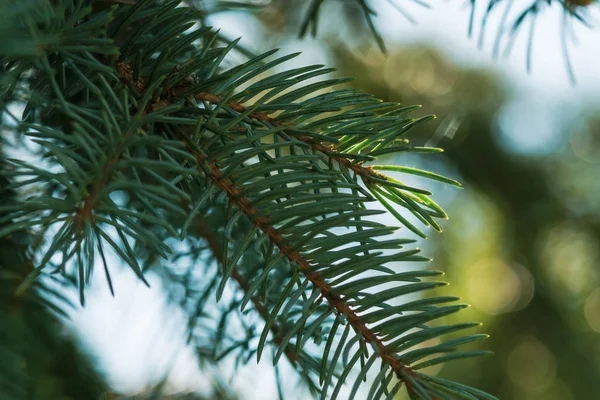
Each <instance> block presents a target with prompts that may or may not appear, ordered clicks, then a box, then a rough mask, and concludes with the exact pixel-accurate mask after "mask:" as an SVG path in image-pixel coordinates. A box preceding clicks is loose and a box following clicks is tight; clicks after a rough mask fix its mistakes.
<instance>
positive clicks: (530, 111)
mask: <svg viewBox="0 0 600 400" xmlns="http://www.w3.org/2000/svg"><path fill="white" fill-rule="evenodd" d="M262 3H268V2H262ZM306 3H307V2H303V1H287V0H273V1H271V2H270V3H269V4H267V5H266V6H265V8H264V9H262V11H260V12H257V13H255V14H249V13H246V12H239V13H227V14H224V15H217V16H215V17H214V18H213V19H212V20H211V21H209V22H211V23H213V24H214V25H215V26H217V27H222V28H223V33H224V34H225V35H228V36H229V37H231V38H233V37H236V36H237V35H243V36H244V39H243V41H242V42H241V43H242V44H244V45H245V46H246V47H248V48H249V49H250V50H253V51H257V52H258V51H263V50H267V49H269V48H273V47H282V48H283V49H284V50H283V51H285V52H292V51H303V52H304V54H303V56H301V57H300V59H299V61H295V62H298V63H300V64H306V63H321V62H322V63H326V64H328V65H330V66H334V67H336V68H337V69H338V71H337V72H335V73H334V74H333V75H334V76H350V77H355V78H356V80H355V81H354V82H353V83H352V84H351V85H352V86H354V87H358V88H361V89H363V90H365V91H367V92H370V93H373V94H374V95H376V96H378V97H380V98H381V99H384V100H386V101H397V102H401V103H404V104H407V105H410V104H421V105H422V106H423V107H422V109H421V110H420V111H418V112H417V113H418V114H419V115H426V114H430V113H434V114H436V115H437V119H436V120H435V121H432V122H428V123H427V124H425V125H421V126H420V127H419V128H418V129H417V130H415V131H414V132H413V133H412V136H411V137H410V138H411V142H413V143H415V144H427V145H432V146H437V147H442V148H444V149H445V152H444V153H443V154H442V155H435V156H425V157H417V156H410V157H396V158H394V159H388V160H385V161H387V162H389V163H394V162H397V163H402V164H405V165H409V166H416V167H422V168H426V169H430V170H433V171H434V172H437V173H441V174H444V175H447V176H450V177H452V178H454V179H458V180H459V181H461V182H462V183H463V185H464V187H465V188H464V189H463V190H456V189H453V188H446V187H444V185H435V184H432V185H431V187H430V188H431V189H432V190H433V191H434V199H436V201H438V203H439V204H440V205H442V206H443V207H444V208H445V209H446V210H447V212H448V214H449V215H450V220H449V221H447V222H446V223H445V225H444V226H443V228H444V233H442V234H437V233H435V232H429V233H428V234H429V240H428V241H427V242H425V243H422V244H421V246H422V247H423V248H424V252H425V254H427V255H429V256H433V258H434V261H433V267H434V268H435V269H443V270H444V271H446V280H447V281H449V282H451V285H450V287H449V288H447V289H444V293H445V294H452V295H459V296H461V297H462V298H463V300H464V301H465V302H466V303H468V304H471V305H472V307H471V308H469V309H468V310H466V311H465V312H461V313H459V314H458V315H456V316H455V317H453V318H454V319H455V321H456V322H457V321H467V320H469V321H470V320H479V321H482V322H483V323H484V328H483V331H485V332H486V333H489V334H491V338H490V339H489V340H487V341H484V342H482V343H481V344H480V347H482V348H485V349H491V350H493V351H495V353H496V355H495V356H492V357H488V358H484V359H473V360H468V361H461V362H453V363H451V364H448V365H445V366H444V367H443V369H441V370H439V371H430V372H437V373H438V374H440V376H443V377H447V378H450V379H456V380H459V381H461V382H463V383H466V384H469V385H472V386H475V387H477V388H480V389H482V390H485V391H488V392H489V393H492V394H494V395H496V396H497V397H499V398H500V399H504V400H534V399H535V400H542V399H543V400H579V399H594V398H600V340H599V338H600V247H599V246H600V206H599V204H598V203H599V202H600V101H598V99H599V97H598V96H597V95H596V94H595V92H594V88H597V87H598V85H597V83H598V82H600V78H596V79H595V80H594V75H595V74H590V73H587V72H585V71H584V73H583V75H584V76H583V78H584V79H582V80H581V81H580V82H579V83H578V86H576V87H574V88H572V87H570V86H569V83H568V78H567V76H566V74H565V73H564V70H563V67H562V65H558V66H557V65H556V63H557V60H558V62H559V63H560V62H562V61H561V57H562V55H561V53H560V52H561V50H560V45H559V43H558V41H557V40H555V41H554V42H551V41H550V40H548V41H546V38H545V37H544V36H543V34H541V36H542V42H541V43H540V44H539V46H540V47H542V48H543V49H544V51H546V53H543V52H542V53H540V52H537V53H536V51H535V47H534V53H533V63H534V66H535V65H536V64H537V65H538V66H539V67H538V68H537V72H536V68H534V69H533V73H532V76H529V77H527V76H525V74H524V69H525V65H524V62H523V60H524V58H523V57H522V56H515V59H516V61H515V59H513V61H512V62H505V61H492V60H491V55H490V54H489V52H485V51H483V52H479V53H477V51H476V50H475V48H476V47H477V43H476V42H477V41H476V40H473V39H471V40H470V39H469V38H468V36H467V33H466V32H467V24H468V15H467V14H468V12H467V11H466V10H460V5H459V4H458V3H460V2H456V1H455V2H450V3H453V4H451V5H449V4H448V2H445V4H443V5H442V4H440V5H439V7H440V8H442V9H445V10H451V13H449V14H448V16H447V21H446V22H445V23H446V24H447V25H443V24H442V25H439V26H431V21H443V15H442V17H440V15H441V14H443V13H444V11H441V12H440V11H439V10H438V11H437V14H435V15H437V16H438V18H441V19H438V20H435V19H431V18H430V17H428V16H427V15H426V13H430V12H434V11H431V10H422V9H420V8H418V7H414V6H410V7H407V8H409V9H410V11H411V12H412V13H413V16H414V18H415V19H416V20H417V21H420V23H419V25H417V26H412V25H411V24H410V23H409V21H408V20H407V19H406V18H405V17H403V16H402V14H401V13H400V12H398V11H397V10H396V11H393V10H391V9H389V7H388V11H390V14H388V15H385V16H384V18H383V21H379V22H380V23H381V24H384V25H385V24H389V23H390V21H395V22H392V23H396V24H398V26H401V28H400V31H399V32H400V33H402V32H407V31H408V30H412V31H414V32H419V31H422V32H426V34H424V35H422V36H418V35H415V36H406V37H404V36H402V35H400V34H393V32H392V31H393V29H388V30H386V29H385V28H386V26H382V27H380V28H381V30H382V35H383V37H384V39H385V40H386V44H387V47H388V54H387V55H383V54H382V53H381V52H380V50H379V49H378V47H377V45H376V43H375V41H374V39H373V37H372V36H371V34H370V33H369V31H368V29H367V26H366V24H365V22H364V17H363V16H362V14H361V13H360V10H358V9H356V8H355V7H347V5H348V4H347V3H349V2H347V3H346V4H344V2H338V1H333V2H332V3H337V4H334V5H332V7H333V8H331V9H327V10H324V11H323V13H322V15H321V19H320V25H319V32H318V35H317V37H316V38H305V39H303V40H300V39H298V38H297V36H298V32H299V30H300V27H301V24H302V20H303V16H304V12H305V11H306ZM381 3H385V2H384V1H381ZM433 6H434V8H435V7H438V6H437V5H436V4H433ZM549 14H551V13H549ZM457 15H460V16H461V19H460V20H455V19H454V17H455V16H457ZM421 17H422V20H421ZM541 18H543V17H541ZM376 21H377V20H376ZM428 24H429V25H428ZM548 26H549V27H550V28H548V29H557V28H558V24H557V23H555V24H554V25H552V24H550V25H548ZM540 29H546V28H543V24H542V28H540ZM388 31H389V32H388ZM390 32H391V33H390ZM580 33H581V32H580ZM446 34H447V35H448V36H449V37H450V36H451V37H457V35H458V36H460V38H461V39H460V40H461V44H460V45H456V46H457V47H456V48H453V47H452V46H453V44H452V43H455V41H452V40H450V39H448V37H446ZM494 35H495V32H494V30H493V29H490V30H489V31H488V36H489V38H488V41H487V42H486V43H488V46H487V47H486V46H484V50H485V49H488V50H489V47H491V46H492V44H490V43H493V39H494ZM585 35H595V36H594V37H595V38H598V34H597V31H596V32H594V33H592V32H591V31H584V32H583V33H581V35H580V36H582V37H584V36H585ZM399 36H402V37H399ZM538 43H539V42H538ZM591 43H592V45H591V47H590V45H589V44H590V40H587V41H585V40H583V43H580V46H579V48H578V49H577V50H576V51H574V53H573V54H575V55H574V56H573V60H572V62H573V65H574V66H575V69H576V70H577V68H578V67H581V69H585V70H586V71H588V70H589V69H590V68H592V69H594V68H595V71H600V52H599V51H598V49H599V47H598V45H597V43H599V42H598V41H591ZM594 45H595V46H594ZM519 46H520V45H519V44H517V45H516V46H515V48H516V49H518V48H519ZM523 46H524V45H523V43H521V47H523ZM586 46H587V47H586ZM465 49H470V50H468V51H467V50H465ZM515 51H516V50H515ZM594 51H595V58H594V59H593V60H595V62H596V64H592V65H591V66H590V65H589V61H587V59H586V58H585V57H584V56H582V55H581V54H584V53H585V54H587V53H588V52H592V53H593V52H594ZM474 54H476V55H474ZM540 54H541V55H540ZM577 54H579V56H578V55H577ZM470 57H473V59H470ZM519 57H520V58H519ZM482 60H483V61H482ZM548 60H552V61H551V62H550V61H548ZM582 60H583V61H582ZM578 62H579V64H578ZM546 63H548V64H546ZM585 63H588V64H585ZM581 64H585V65H581ZM536 74H539V76H536ZM590 77H591V78H590ZM586 79H587V80H586ZM590 79H591V80H590ZM553 84H554V85H555V86H552V85H553ZM436 196H437V197H436ZM0 244H1V243H0ZM3 254H8V253H3ZM97 298H98V299H100V298H101V296H100V295H98V296H97ZM93 301H95V300H93V297H92V298H91V299H90V302H93ZM96 301H100V300H96ZM120 304H123V303H120ZM110 307H113V308H114V309H118V308H119V307H123V306H122V305H121V306H115V305H112V306H110ZM121 311H122V312H124V311H123V310H121ZM94 312H95V313H96V314H94ZM81 313H82V315H83V317H77V318H75V320H76V324H75V325H77V321H79V322H78V323H79V324H87V323H90V321H92V320H94V318H97V315H98V311H89V310H88V311H83V312H81ZM158 320H159V321H160V318H158ZM130 324H133V325H132V326H134V325H135V323H131V322H130ZM153 326H154V328H152V329H154V330H157V329H160V327H161V326H162V325H161V323H160V322H158V323H157V322H156V321H154V323H153ZM30 329H34V328H30ZM93 329H94V328H89V329H88V328H85V329H83V328H81V327H79V328H78V327H77V326H75V327H74V328H73V331H75V332H79V333H80V335H82V337H83V339H77V340H75V342H80V343H84V344H85V345H84V348H88V349H89V348H90V347H94V348H96V351H95V352H93V353H94V356H97V357H100V358H102V357H103V355H102V352H104V353H109V352H111V351H115V349H114V347H113V348H112V350H111V348H110V347H109V346H105V349H104V350H103V349H102V346H101V345H100V342H99V341H98V340H96V339H89V337H91V336H93V335H92V334H90V333H89V331H90V330H93ZM140 329H141V328H140ZM86 332H87V333H86ZM0 333H2V330H1V328H0ZM144 334H145V333H141V330H138V331H137V335H138V337H139V336H142V335H144ZM86 335H88V339H85V337H86ZM90 335H91V336H90ZM94 340H96V341H94ZM50 346H54V345H50ZM40 351H44V350H43V349H42V350H40ZM98 353H99V354H98ZM69 354H70V353H69ZM73 354H76V355H77V354H78V353H73ZM24 357H28V355H25V356H24ZM31 357H33V356H31ZM70 357H75V356H70ZM77 357H79V355H77ZM104 357H106V356H104ZM87 362H89V361H85V362H83V361H82V362H81V363H82V364H85V363H87ZM192 362H193V361H192ZM100 364H101V365H103V367H102V368H104V369H107V368H109V367H107V364H106V363H104V364H102V363H100ZM188 365H189V367H190V368H196V367H195V366H193V367H192V365H191V364H188ZM64 368H67V367H64ZM139 368H142V369H143V368H144V366H140V367H139ZM267 368H270V367H269V366H267ZM79 373H81V372H79ZM86 376H87V375H86ZM198 376H199V377H195V378H194V377H192V378H189V379H202V376H203V374H202V373H199V375H198ZM247 378H248V377H247V376H246V378H243V377H242V378H240V379H242V380H243V379H247ZM57 379H58V378H57ZM88 379H90V381H91V382H94V385H98V387H99V388H101V387H102V385H103V384H100V383H98V382H97V380H96V379H99V378H97V377H94V378H93V379H92V378H88ZM124 379H125V380H126V379H127V377H124ZM155 383H156V382H152V381H149V382H146V385H150V386H151V385H153V384H155ZM253 384H255V382H250V383H246V384H244V383H241V384H237V383H236V384H234V385H233V386H235V387H236V388H237V389H236V390H237V391H238V392H239V393H240V396H239V397H240V398H242V399H244V398H251V399H254V398H265V399H270V398H275V397H269V396H270V394H269V393H271V392H273V391H272V390H271V391H269V390H270V389H269V390H267V389H265V391H264V392H263V395H262V396H263V397H256V396H260V395H257V394H256V393H253V394H252V393H243V391H244V390H245V389H244V387H246V388H247V387H250V386H252V385H253ZM174 388H175V389H177V385H175V386H174ZM240 388H241V389H240ZM82 390H83V389H82ZM98 390H103V389H98ZM65 396H66V397H55V398H73V399H79V398H84V397H81V396H82V395H80V394H71V395H70V396H71V397H68V396H67V395H65ZM78 396H79V397H78ZM32 398H34V397H32ZM40 398H41V397H40ZM107 398H108V397H107ZM111 398H112V397H111ZM223 398H224V397H223Z"/></svg>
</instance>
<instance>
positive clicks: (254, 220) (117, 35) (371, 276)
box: [0, 0, 494, 400]
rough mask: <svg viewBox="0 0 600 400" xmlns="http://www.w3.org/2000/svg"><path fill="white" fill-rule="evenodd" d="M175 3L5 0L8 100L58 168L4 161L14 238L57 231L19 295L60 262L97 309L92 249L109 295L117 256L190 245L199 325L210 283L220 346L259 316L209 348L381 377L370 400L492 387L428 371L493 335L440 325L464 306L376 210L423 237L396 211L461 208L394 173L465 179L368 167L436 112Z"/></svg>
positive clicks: (24, 134) (334, 378) (338, 379)
mask: <svg viewBox="0 0 600 400" xmlns="http://www.w3.org/2000/svg"><path fill="white" fill-rule="evenodd" d="M107 3H108V5H109V6H108V7H107ZM178 5H179V1H172V2H156V1H137V2H128V1H106V2H94V1H92V2H84V1H74V0H64V1H49V0H46V1H44V0H35V1H24V2H14V1H12V2H8V3H5V5H4V6H3V9H2V13H1V14H2V15H1V16H0V18H1V19H2V20H1V21H0V22H2V25H3V28H2V29H3V30H4V33H5V37H8V38H9V40H8V41H6V40H4V41H3V43H2V46H1V47H0V56H1V58H2V63H1V65H2V80H1V82H0V85H1V90H2V94H3V96H2V104H1V105H2V108H3V111H4V113H5V115H7V116H8V118H9V119H11V126H12V128H11V129H12V130H13V131H14V133H15V134H16V135H17V137H19V138H22V139H25V138H27V139H29V140H30V141H31V142H33V143H35V144H36V145H37V146H38V148H39V149H41V150H40V153H38V155H41V156H42V160H43V161H44V162H45V163H46V165H47V167H46V166H44V167H42V166H41V165H39V164H38V163H37V162H31V161H27V160H25V159H20V158H10V159H8V160H7V163H6V164H7V166H6V168H5V169H4V170H3V171H2V174H3V175H5V176H6V177H7V179H8V180H9V182H10V184H9V186H10V188H11V189H14V190H17V192H18V193H20V196H18V197H16V199H14V200H13V201H11V202H10V203H8V204H2V205H1V206H0V213H1V214H0V215H1V217H2V221H3V222H6V221H9V222H10V223H8V224H4V225H1V226H0V238H4V237H9V236H10V235H12V234H14V233H16V232H21V231H23V230H29V231H32V232H35V233H36V234H37V235H39V236H40V237H44V238H45V240H46V242H45V244H44V245H43V246H40V247H39V248H37V249H36V252H35V253H34V254H33V256H32V257H33V259H32V262H33V265H34V266H35V268H34V270H33V272H31V273H30V274H29V275H28V276H27V278H25V279H24V280H22V281H21V282H20V283H19V285H18V288H17V289H16V295H23V294H24V293H27V292H28V291H29V290H31V286H32V283H34V282H36V280H38V279H41V278H40V275H42V276H45V275H47V274H49V273H58V274H61V275H62V276H64V277H66V278H71V279H72V280H74V281H76V282H77V284H78V287H79V294H80V301H81V303H82V304H83V303H84V302H85V289H86V286H87V285H88V284H89V281H90V277H91V276H92V272H93V267H94V265H95V264H96V262H97V261H98V263H99V264H100V265H102V266H103V269H104V272H103V273H104V274H105V275H106V278H107V282H108V285H109V288H110V290H111V291H112V290H113V289H112V280H111V277H110V268H109V265H108V263H107V257H106V254H107V253H108V252H112V253H114V254H116V255H117V256H118V257H119V258H120V259H121V260H122V261H123V262H124V263H126V264H127V265H129V266H130V267H131V269H132V271H133V272H134V273H135V274H137V276H138V277H139V278H140V279H141V280H142V281H144V282H146V280H145V278H144V275H145V273H146V272H147V271H148V270H149V269H153V268H154V269H156V268H168V267H169V266H173V265H176V264H177V262H178V261H181V260H183V259H184V258H186V257H187V258H191V259H193V260H195V261H196V262H195V264H194V265H193V267H194V268H195V270H194V271H192V272H190V276H194V274H195V276H196V277H197V276H198V274H200V275H201V279H193V278H190V279H189V280H187V281H185V282H186V283H185V285H186V290H188V291H189V293H190V296H191V297H193V298H194V299H196V304H197V307H196V310H195V311H194V312H192V313H190V321H191V322H190V340H198V341H199V340H201V339H200V338H198V336H202V335H198V334H197V329H198V328H197V326H196V322H197V320H198V319H199V318H201V317H202V316H203V314H202V312H201V310H202V308H203V305H204V303H206V302H208V299H209V298H210V297H211V296H212V297H213V298H214V297H216V298H217V299H219V300H221V301H222V302H225V304H226V307H225V308H226V310H225V311H224V312H223V315H222V317H221V318H220V319H219V324H218V328H217V329H216V334H215V335H212V336H210V337H211V340H214V341H215V342H216V343H214V347H215V348H223V347H226V346H225V344H224V343H226V339H225V338H224V336H225V330H226V329H225V326H226V325H227V318H228V315H230V314H231V313H233V312H240V311H239V310H245V312H248V310H250V312H254V313H255V314H256V316H258V317H260V322H258V321H256V320H253V321H254V322H255V323H254V326H253V327H248V329H246V338H245V339H244V340H242V341H240V342H237V343H236V344H235V345H234V346H230V347H227V348H225V349H224V350H223V351H221V352H219V353H217V352H213V353H211V354H209V356H208V358H209V361H211V362H217V361H219V360H220V359H221V358H222V357H224V356H226V355H227V354H229V353H231V352H233V351H238V352H239V353H240V354H243V359H244V360H245V362H248V360H250V358H251V357H254V356H256V358H257V359H259V360H260V359H261V357H264V355H265V349H267V348H269V349H271V350H272V354H273V362H274V363H275V364H277V363H278V362H280V359H281V357H283V356H285V358H286V359H287V360H288V361H289V362H290V363H291V364H292V365H293V366H294V367H295V369H296V370H297V371H298V373H299V374H300V375H301V377H302V378H303V380H304V382H305V383H306V385H307V387H308V388H309V389H310V390H311V391H312V393H313V394H314V395H315V397H317V398H318V397H319V396H320V398H322V399H325V398H332V399H333V398H336V397H337V396H338V395H339V393H340V390H341V387H342V385H343V384H344V383H346V384H348V386H349V387H350V388H351V389H350V390H351V393H350V398H354V397H355V396H356V395H357V393H358V389H359V387H360V386H361V384H363V383H364V382H366V381H367V379H366V377H367V373H369V374H370V375H369V376H371V377H372V379H369V380H368V381H369V383H370V384H371V387H370V389H369V391H368V398H369V399H381V398H387V399H391V398H393V397H394V395H395V394H396V393H397V392H398V391H399V390H400V389H402V388H405V390H406V391H407V392H408V393H409V395H410V397H411V398H413V399H427V400H433V399H494V397H493V396H491V395H489V394H486V393H483V392H481V391H479V390H477V389H474V388H470V387H467V386H464V385H461V384H459V383H456V382H452V381H447V380H444V379H441V378H438V377H435V376H430V375H427V374H425V373H423V372H422V371H421V370H422V369H423V368H426V367H428V366H432V365H436V364H440V363H446V362H449V361H452V360H457V359H462V358H466V357H473V356H479V355H484V354H487V352H484V351H468V350H462V349H461V347H460V346H462V345H464V344H468V343H470V342H474V341H478V340H481V339H483V338H485V337H486V335H482V334H470V335H467V334H464V335H462V336H456V332H460V333H462V332H463V330H466V329H471V328H473V327H476V326H478V324H476V323H463V324H457V325H449V326H446V325H441V324H440V323H439V321H440V318H443V317H444V316H447V315H449V314H452V313H455V312H458V311H459V310H461V309H463V308H464V307H465V305H462V304H456V303H455V302H456V300H458V299H457V298H454V297H435V296H434V297H431V296H427V294H426V293H424V294H423V296H421V292H425V291H427V290H430V289H434V288H438V287H440V286H443V285H444V283H443V282H440V281H437V280H436V278H437V277H439V276H440V275H441V272H439V271H433V270H430V269H427V268H422V269H412V270H408V271H403V272H398V271H396V270H395V269H394V265H393V264H392V263H399V262H401V263H402V265H412V264H408V263H409V262H411V263H416V262H424V261H428V259H427V258H425V257H423V256H421V255H420V254H419V253H420V250H419V249H415V248H412V247H411V244H412V243H414V240H412V239H399V238H397V237H396V236H393V235H392V234H393V233H394V232H395V231H396V229H397V228H394V227H389V226H387V225H385V224H382V223H380V222H377V221H376V219H374V218H373V217H374V216H377V215H381V214H385V213H386V211H381V210H378V209H376V208H374V207H372V206H369V203H371V204H377V203H380V204H381V205H382V206H383V208H384V209H385V210H387V212H388V213H389V214H390V215H391V216H393V217H394V218H396V219H397V220H398V222H399V223H400V225H402V226H404V227H406V228H408V229H409V230H411V231H412V232H414V233H415V234H417V235H420V236H423V237H425V235H424V233H423V232H422V231H421V229H420V228H419V227H418V226H416V225H415V224H412V223H411V222H409V221H408V220H407V219H406V217H405V216H403V214H402V213H401V212H400V210H401V209H404V210H405V211H406V212H409V213H411V214H412V215H413V216H414V217H415V218H416V219H417V220H418V221H419V222H420V223H421V224H423V225H424V226H430V227H433V228H434V229H436V230H441V229H440V227H439V224H438V223H437V222H436V220H437V219H444V218H447V216H446V214H445V212H444V211H443V210H442V209H441V208H440V207H439V206H438V205H437V204H436V203H435V202H434V201H433V200H432V199H431V198H430V195H431V193H430V192H428V191H426V190H423V189H420V188H417V187H412V186H410V185H407V184H405V183H404V182H402V181H400V180H398V179H396V178H393V177H391V176H388V175H385V174H383V173H382V171H383V172H385V171H388V170H389V171H393V172H396V173H401V174H411V175H417V176H421V177H423V178H430V179H435V180H440V181H443V182H445V183H449V184H453V185H457V186H460V185H459V184H458V183H457V182H455V181H453V180H451V179H448V178H445V177H442V176H439V175H437V174H433V173H431V172H427V171H422V170H417V169H414V168H409V167H399V166H385V165H378V166H373V167H370V166H368V163H370V162H373V161H375V160H377V158H378V157H380V156H382V155H385V154H391V153H403V152H439V151H441V150H440V149H436V148H427V147H419V146H412V145H410V143H409V142H408V140H407V139H406V138H405V136H406V135H407V134H408V132H409V131H410V130H411V129H412V128H414V127H416V126H418V125H419V124H421V123H423V122H426V121H427V120H429V119H431V118H432V117H431V116H427V117H422V118H414V117H412V116H411V112H412V111H414V110H415V108H416V107H412V106H408V107H405V106H402V105H400V104H397V103H387V102H382V101H380V100H378V99H376V98H374V97H373V96H370V95H368V94H365V93H362V92H360V91H356V90H352V89H344V88H340V85H342V84H344V83H345V82H347V80H346V79H327V80H320V81H314V80H313V78H316V77H319V76H321V75H325V74H328V73H330V72H331V71H332V70H331V69H327V68H324V67H323V66H320V65H313V66H307V67H301V68H295V69H284V70H282V72H277V73H274V72H273V70H274V69H275V68H276V67H279V66H280V65H281V64H283V63H284V62H285V61H287V60H289V59H291V58H293V57H294V56H295V55H293V54H292V55H286V56H282V57H279V58H275V57H274V53H275V51H269V52H267V53H264V54H262V55H259V56H254V57H251V58H249V59H248V60H247V61H245V62H242V63H239V64H238V65H235V66H231V65H229V63H230V61H229V58H228V56H229V55H230V54H232V53H233V52H235V51H236V49H237V41H233V42H228V43H224V45H223V40H222V38H221V37H220V36H219V33H218V32H215V31H212V30H211V29H209V28H199V29H196V28H195V26H196V22H197V21H198V20H200V19H202V18H204V14H203V13H202V12H201V11H198V10H193V9H191V8H189V7H178ZM21 104H24V105H25V110H24V112H23V115H22V116H18V115H15V113H14V111H13V110H14V106H15V105H21ZM201 254H202V257H205V258H204V259H201V258H200V257H201ZM161 259H163V260H167V261H166V262H165V263H164V264H161V261H159V260H161ZM215 262H216V264H217V267H215V268H211V267H210V266H211V265H213V264H215ZM174 269H175V268H174ZM188 278H189V276H188ZM198 282H201V284H198V285H199V286H198V287H195V286H194V285H195V284H196V283H198ZM228 288H230V290H233V291H235V293H238V294H234V295H233V299H234V300H230V299H225V298H226V297H227V296H225V293H226V292H227V290H228ZM411 294H412V296H410V295H411ZM414 294H418V295H419V296H414ZM229 297H231V296H229ZM199 310H200V311H199ZM449 333H453V334H454V336H453V338H452V339H447V338H446V337H445V335H446V334H449ZM432 342H434V343H435V344H430V343H432ZM355 373H356V374H358V377H356V379H355V380H354V381H352V380H351V379H350V378H351V377H355V375H354V374H355Z"/></svg>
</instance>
